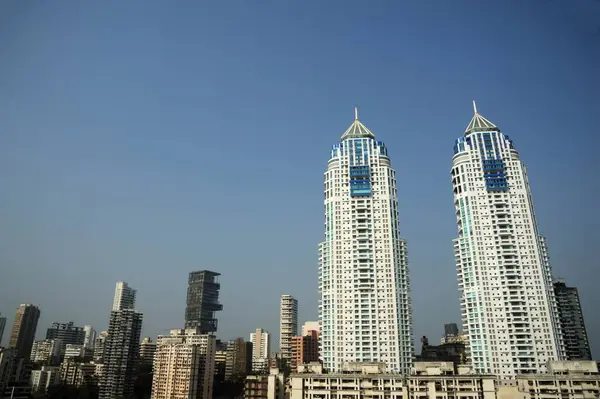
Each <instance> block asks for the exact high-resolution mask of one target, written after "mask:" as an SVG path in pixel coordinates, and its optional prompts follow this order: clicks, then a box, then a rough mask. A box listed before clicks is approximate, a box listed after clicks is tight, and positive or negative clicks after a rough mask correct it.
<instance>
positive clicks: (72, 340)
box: [46, 321, 85, 345]
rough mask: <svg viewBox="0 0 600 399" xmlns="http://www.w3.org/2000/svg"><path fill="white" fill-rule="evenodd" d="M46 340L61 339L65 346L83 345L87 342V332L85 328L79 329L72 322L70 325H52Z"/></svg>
mask: <svg viewBox="0 0 600 399" xmlns="http://www.w3.org/2000/svg"><path fill="white" fill-rule="evenodd" d="M46 339H59V340H61V342H62V343H63V345H67V344H73V345H83V343H84V341H85V331H84V329H83V327H77V326H75V325H74V323H73V322H72V321H69V322H68V323H57V322H55V323H52V327H50V328H49V329H48V330H47V331H46Z"/></svg>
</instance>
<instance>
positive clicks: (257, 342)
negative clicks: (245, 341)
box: [250, 328, 271, 372]
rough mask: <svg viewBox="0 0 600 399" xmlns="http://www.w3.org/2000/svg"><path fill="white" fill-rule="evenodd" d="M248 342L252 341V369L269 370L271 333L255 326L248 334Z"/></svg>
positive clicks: (256, 370)
mask: <svg viewBox="0 0 600 399" xmlns="http://www.w3.org/2000/svg"><path fill="white" fill-rule="evenodd" d="M250 342H252V371H255V372H258V371H262V372H265V371H269V354H270V353H271V334H269V333H268V332H267V331H266V330H263V329H262V328H257V329H256V331H255V332H253V333H251V334H250Z"/></svg>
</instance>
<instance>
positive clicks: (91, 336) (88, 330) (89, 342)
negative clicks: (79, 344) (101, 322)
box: [83, 325, 96, 351]
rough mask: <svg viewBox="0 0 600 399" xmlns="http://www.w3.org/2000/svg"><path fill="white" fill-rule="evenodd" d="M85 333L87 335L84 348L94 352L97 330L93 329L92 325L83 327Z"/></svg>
mask: <svg viewBox="0 0 600 399" xmlns="http://www.w3.org/2000/svg"><path fill="white" fill-rule="evenodd" d="M83 331H84V333H85V335H84V339H83V346H84V347H85V348H86V349H90V350H92V351H93V350H94V344H95V342H96V330H94V329H93V328H92V326H90V325H85V326H83Z"/></svg>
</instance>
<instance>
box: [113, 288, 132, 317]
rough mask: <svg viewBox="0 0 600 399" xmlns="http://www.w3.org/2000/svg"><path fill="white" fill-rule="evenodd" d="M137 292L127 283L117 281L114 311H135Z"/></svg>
mask: <svg viewBox="0 0 600 399" xmlns="http://www.w3.org/2000/svg"><path fill="white" fill-rule="evenodd" d="M136 295H137V290H134V289H133V288H131V287H130V286H129V285H128V284H127V283H126V282H125V281H117V284H116V286H115V298H114V299H113V307H112V310H113V311H116V310H125V309H135V297H136Z"/></svg>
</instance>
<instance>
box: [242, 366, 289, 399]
mask: <svg viewBox="0 0 600 399" xmlns="http://www.w3.org/2000/svg"><path fill="white" fill-rule="evenodd" d="M284 398H285V377H284V374H283V372H282V371H279V369H277V368H273V369H270V371H269V373H268V374H263V375H249V376H247V377H246V380H245V381H244V399H284Z"/></svg>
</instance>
